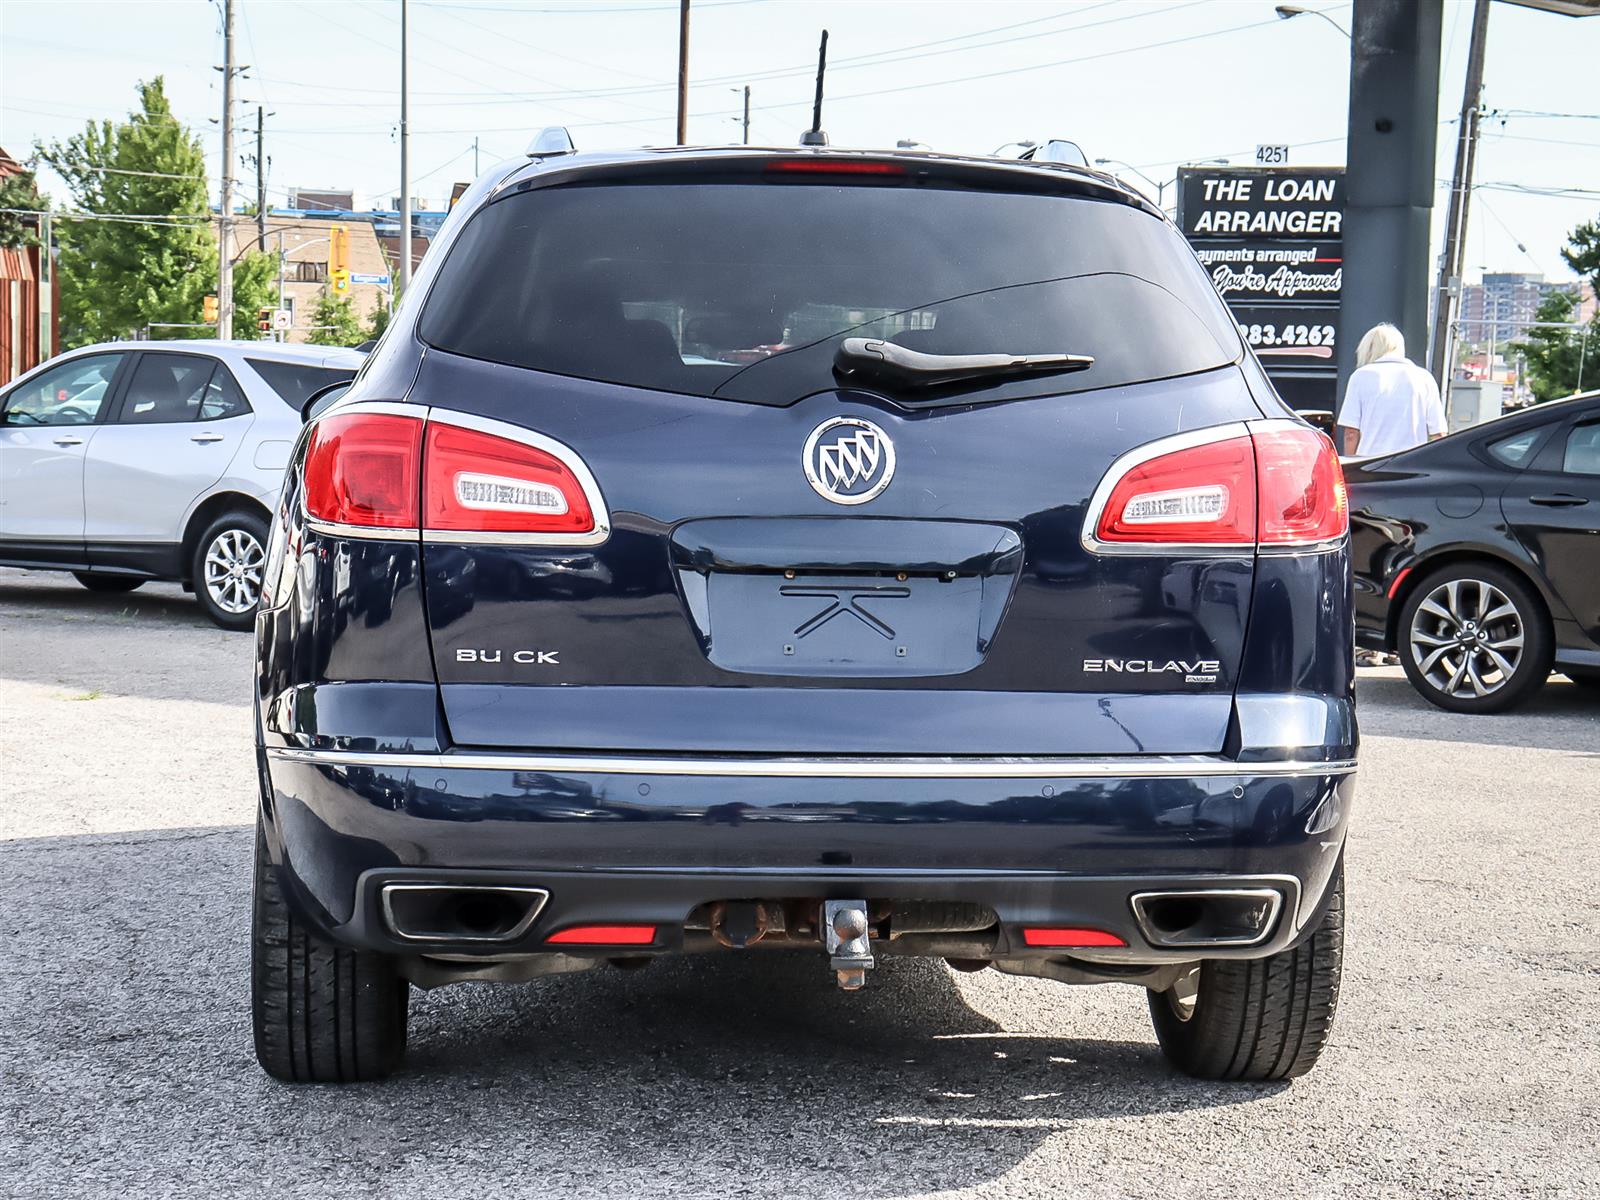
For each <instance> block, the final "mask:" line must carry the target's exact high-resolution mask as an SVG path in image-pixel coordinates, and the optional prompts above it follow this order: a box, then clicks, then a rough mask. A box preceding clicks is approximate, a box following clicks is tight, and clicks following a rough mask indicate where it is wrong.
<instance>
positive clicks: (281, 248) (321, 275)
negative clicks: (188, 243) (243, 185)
mask: <svg viewBox="0 0 1600 1200" xmlns="http://www.w3.org/2000/svg"><path fill="white" fill-rule="evenodd" d="M264 224H265V226H266V237H265V239H264V241H263V239H262V238H261V234H260V232H259V230H258V229H257V223H256V222H255V221H254V220H253V219H251V218H249V217H243V216H239V217H235V218H234V222H233V253H234V255H235V256H237V255H240V254H244V253H249V252H251V251H253V250H255V249H256V248H257V246H258V244H259V245H261V248H262V249H264V250H265V251H266V252H267V253H268V254H270V255H274V256H277V255H279V254H280V252H281V262H280V274H279V277H280V278H281V279H282V281H283V300H284V307H285V308H287V309H288V310H289V314H290V318H289V334H288V340H289V341H291V342H304V341H306V340H308V339H309V338H310V336H311V333H312V330H311V328H310V324H311V314H312V312H313V311H314V310H315V309H316V307H317V300H318V299H319V298H320V297H321V296H322V294H323V293H324V292H325V291H327V290H328V289H329V288H330V287H331V286H332V279H331V276H330V271H329V264H328V253H329V248H330V246H331V245H332V241H333V231H334V230H335V229H343V230H344V231H345V233H346V236H347V238H348V246H349V265H348V270H349V272H350V278H351V282H350V289H349V291H348V293H346V294H347V295H349V296H350V298H351V300H352V301H354V303H355V311H356V315H357V316H358V317H359V318H360V319H361V320H362V322H363V323H365V322H367V321H369V320H370V319H371V317H372V314H373V312H374V311H376V310H377V309H379V308H382V307H384V306H386V305H387V304H388V303H389V286H388V282H387V281H389V280H392V278H393V275H392V273H391V272H390V270H389V263H388V259H387V258H386V257H385V255H384V253H383V250H382V248H381V247H380V246H379V245H378V239H377V236H376V234H375V233H374V232H373V225H372V221H371V219H370V216H369V215H367V214H363V213H353V212H341V213H337V214H328V215H326V216H324V215H317V214H312V213H308V212H301V211H296V210H294V209H271V210H269V211H268V213H267V215H266V220H265V222H264ZM378 281H385V282H378Z"/></svg>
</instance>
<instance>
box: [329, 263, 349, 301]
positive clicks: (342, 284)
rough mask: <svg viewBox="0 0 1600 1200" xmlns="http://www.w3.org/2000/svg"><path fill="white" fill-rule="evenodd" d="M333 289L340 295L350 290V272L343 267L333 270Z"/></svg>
mask: <svg viewBox="0 0 1600 1200" xmlns="http://www.w3.org/2000/svg"><path fill="white" fill-rule="evenodd" d="M333 290H334V291H336V292H338V293H339V294H340V295H343V294H344V293H345V292H348V291H349V290H350V272H349V271H347V270H345V269H344V268H343V267H340V268H339V269H338V270H336V271H334V272H333Z"/></svg>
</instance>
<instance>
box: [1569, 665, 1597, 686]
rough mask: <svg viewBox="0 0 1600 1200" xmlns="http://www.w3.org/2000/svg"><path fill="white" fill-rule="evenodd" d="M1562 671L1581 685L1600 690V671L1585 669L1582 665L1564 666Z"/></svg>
mask: <svg viewBox="0 0 1600 1200" xmlns="http://www.w3.org/2000/svg"><path fill="white" fill-rule="evenodd" d="M1561 673H1562V674H1563V675H1565V676H1566V677H1567V678H1568V679H1570V680H1572V682H1573V683H1575V684H1577V685H1578V686H1579V687H1585V688H1589V689H1590V690H1591V691H1600V671H1585V670H1583V669H1582V668H1581V667H1562V668H1561Z"/></svg>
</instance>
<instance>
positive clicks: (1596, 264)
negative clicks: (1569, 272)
mask: <svg viewBox="0 0 1600 1200" xmlns="http://www.w3.org/2000/svg"><path fill="white" fill-rule="evenodd" d="M1561 257H1562V258H1564V259H1565V260H1566V263H1567V266H1569V267H1571V268H1572V269H1573V271H1575V272H1576V273H1577V274H1579V275H1581V276H1582V277H1583V278H1584V279H1587V280H1588V281H1589V286H1590V287H1591V288H1593V289H1594V290H1595V292H1597V293H1600V217H1597V218H1596V219H1595V220H1593V221H1585V222H1584V223H1583V224H1582V225H1579V226H1578V227H1577V228H1576V229H1574V230H1573V231H1572V236H1571V237H1569V238H1568V239H1567V244H1566V246H1564V247H1563V248H1562V250H1561Z"/></svg>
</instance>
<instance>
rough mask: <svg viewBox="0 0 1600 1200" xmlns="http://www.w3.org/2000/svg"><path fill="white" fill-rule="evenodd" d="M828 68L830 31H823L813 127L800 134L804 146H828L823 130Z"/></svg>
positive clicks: (812, 117)
mask: <svg viewBox="0 0 1600 1200" xmlns="http://www.w3.org/2000/svg"><path fill="white" fill-rule="evenodd" d="M827 69H828V31H827V30H826V29H824V30H823V31H822V45H820V46H819V47H817V98H816V100H815V101H813V102H812V105H811V128H810V129H807V130H805V131H803V132H802V133H801V134H800V144H801V145H802V146H826V145H827V144H828V135H827V134H825V133H823V132H822V75H823V72H824V71H826V70H827Z"/></svg>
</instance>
